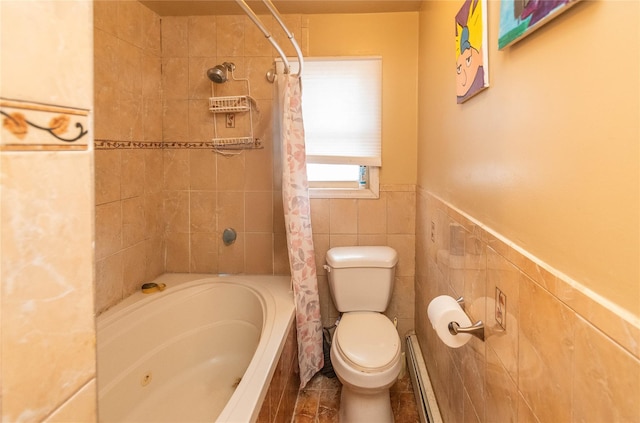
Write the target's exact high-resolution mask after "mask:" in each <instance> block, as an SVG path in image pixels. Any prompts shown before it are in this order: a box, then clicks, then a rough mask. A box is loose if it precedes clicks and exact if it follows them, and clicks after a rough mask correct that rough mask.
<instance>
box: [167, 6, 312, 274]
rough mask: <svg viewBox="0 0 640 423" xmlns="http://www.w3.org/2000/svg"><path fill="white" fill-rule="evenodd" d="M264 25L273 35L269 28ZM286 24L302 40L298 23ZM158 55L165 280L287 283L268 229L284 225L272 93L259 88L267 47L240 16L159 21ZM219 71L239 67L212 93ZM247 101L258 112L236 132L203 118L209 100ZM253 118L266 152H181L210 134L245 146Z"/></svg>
mask: <svg viewBox="0 0 640 423" xmlns="http://www.w3.org/2000/svg"><path fill="white" fill-rule="evenodd" d="M263 20H264V22H265V24H266V25H267V26H268V27H269V28H272V27H273V24H274V21H273V19H272V18H270V17H269V18H267V17H263ZM286 20H287V23H288V24H289V25H291V26H290V29H291V30H292V31H294V32H295V33H298V34H300V32H301V30H302V28H301V19H300V17H299V16H287V17H286ZM274 34H277V31H275V30H274ZM162 49H163V51H162V53H163V58H162V60H163V87H164V88H165V91H164V108H163V110H164V115H163V140H164V143H165V149H164V153H163V154H164V156H163V157H164V181H165V185H164V212H165V219H166V221H165V224H166V226H165V237H166V257H167V259H166V264H165V270H166V271H168V272H212V273H254V274H256V273H264V274H272V273H283V272H285V273H286V272H287V271H288V270H287V267H286V265H282V264H280V265H278V264H277V263H276V262H275V260H276V259H275V256H276V255H275V254H274V245H276V243H275V239H276V238H277V236H276V235H275V234H274V232H275V229H274V228H275V227H276V225H278V223H279V222H281V221H282V218H281V217H280V218H279V217H278V216H275V210H277V209H278V208H279V209H280V210H281V207H280V206H279V202H280V201H281V200H280V198H278V197H277V196H276V195H274V188H273V187H274V176H273V175H274V152H273V149H272V144H273V143H272V122H271V119H272V118H271V109H272V106H271V102H272V91H273V86H272V84H270V83H268V82H267V80H266V78H265V74H266V72H267V70H268V69H269V68H270V67H271V63H272V61H273V57H272V48H271V47H270V44H269V43H268V42H267V41H266V40H265V39H264V36H263V35H262V34H261V33H259V31H258V30H257V29H256V27H255V25H254V24H253V23H252V22H251V21H250V20H249V19H248V18H247V17H246V16H192V17H164V18H163V19H162ZM225 61H227V62H233V63H234V64H235V65H236V68H235V72H234V76H235V78H236V80H230V81H228V82H226V83H225V84H219V85H217V84H216V85H214V84H212V83H211V82H210V81H209V80H208V78H207V77H206V71H207V69H209V68H211V67H213V66H215V65H217V64H220V63H222V62H225ZM246 80H248V84H247V81H246ZM246 94H251V96H252V97H253V98H255V99H256V102H257V109H254V110H253V111H252V112H251V115H248V114H236V127H235V128H234V129H227V128H225V125H224V122H223V118H224V116H221V115H217V116H215V117H214V115H212V114H211V113H210V112H209V110H208V99H209V97H211V96H212V95H215V96H229V95H246ZM214 118H215V119H218V120H217V121H216V122H215V125H216V126H215V127H214ZM249 118H252V120H253V122H252V123H253V135H254V137H257V138H259V139H260V140H261V142H262V145H263V147H264V148H262V149H256V150H246V151H244V152H242V153H241V154H228V155H223V154H217V153H215V152H214V151H212V149H211V148H208V149H207V148H205V149H200V148H191V149H190V148H185V145H184V142H190V143H195V144H194V145H197V143H205V142H209V141H211V140H212V138H213V137H214V135H215V134H216V132H215V131H216V130H215V128H216V127H217V136H218V137H228V136H237V137H240V136H249V135H250V134H251V128H250V126H249V120H248V119H249ZM176 143H178V144H176ZM181 143H182V144H181ZM176 145H177V146H178V147H179V148H173V147H174V146H176ZM226 228H232V229H234V230H235V231H236V233H237V239H236V241H235V243H233V244H232V245H229V246H227V245H225V244H224V243H223V241H222V233H223V231H224V230H225V229H226Z"/></svg>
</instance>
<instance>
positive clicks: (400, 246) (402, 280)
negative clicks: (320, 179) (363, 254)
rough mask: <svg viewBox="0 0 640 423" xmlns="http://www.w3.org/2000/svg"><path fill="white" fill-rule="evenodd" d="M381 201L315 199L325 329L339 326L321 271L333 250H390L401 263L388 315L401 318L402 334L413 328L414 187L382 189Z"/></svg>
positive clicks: (313, 209) (313, 213)
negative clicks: (367, 247) (380, 247)
mask: <svg viewBox="0 0 640 423" xmlns="http://www.w3.org/2000/svg"><path fill="white" fill-rule="evenodd" d="M380 188H381V189H380V191H381V192H380V198H379V199H375V200H374V199H312V200H311V220H312V225H313V242H314V247H315V251H316V264H317V267H318V285H319V291H320V307H321V313H322V319H323V325H324V326H330V325H332V324H333V323H335V320H336V318H337V317H338V312H337V310H336V309H335V307H334V305H333V302H332V301H331V294H330V292H329V286H328V282H327V273H326V271H325V270H324V268H323V267H322V266H323V265H324V264H326V260H325V256H326V253H327V251H328V250H329V248H332V247H339V246H349V245H388V246H390V247H393V248H395V249H396V250H397V251H398V255H399V261H398V267H397V269H396V278H395V285H394V292H393V297H392V299H391V304H390V305H389V308H388V309H387V311H386V312H385V314H386V315H387V316H389V317H390V318H391V319H393V318H394V317H397V318H398V332H399V333H400V335H404V334H405V333H406V332H407V331H408V330H410V329H413V327H414V301H413V296H414V275H415V210H416V208H415V204H416V195H415V187H414V186H413V185H383V186H381V187H380Z"/></svg>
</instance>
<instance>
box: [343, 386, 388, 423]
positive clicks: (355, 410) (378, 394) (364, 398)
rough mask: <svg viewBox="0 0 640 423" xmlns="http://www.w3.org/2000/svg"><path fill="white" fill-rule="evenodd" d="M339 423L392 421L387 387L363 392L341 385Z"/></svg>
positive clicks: (380, 422)
mask: <svg viewBox="0 0 640 423" xmlns="http://www.w3.org/2000/svg"><path fill="white" fill-rule="evenodd" d="M339 418H340V420H339V421H340V423H393V411H392V410H391V398H390V396H389V389H388V388H387V389H382V390H379V391H375V392H366V393H363V391H361V390H353V389H350V387H348V386H346V385H343V386H342V393H341V396H340V411H339Z"/></svg>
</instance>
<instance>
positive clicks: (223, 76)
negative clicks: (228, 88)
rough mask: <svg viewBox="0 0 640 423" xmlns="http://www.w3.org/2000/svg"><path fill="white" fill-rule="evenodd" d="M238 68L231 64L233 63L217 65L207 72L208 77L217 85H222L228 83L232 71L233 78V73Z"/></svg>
mask: <svg viewBox="0 0 640 423" xmlns="http://www.w3.org/2000/svg"><path fill="white" fill-rule="evenodd" d="M235 68H236V65H235V64H233V63H231V62H224V63H223V64H221V65H215V66H214V67H212V68H211V69H208V70H207V77H208V78H209V79H210V80H211V81H213V82H215V83H216V84H222V83H224V82H227V79H228V76H227V74H228V72H229V71H231V74H232V76H233V71H234V69H235Z"/></svg>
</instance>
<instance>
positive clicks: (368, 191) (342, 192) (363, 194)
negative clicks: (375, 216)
mask: <svg viewBox="0 0 640 423" xmlns="http://www.w3.org/2000/svg"><path fill="white" fill-rule="evenodd" d="M309 197H310V198H371V199H378V198H380V168H379V167H377V166H369V181H368V183H367V188H309Z"/></svg>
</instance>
